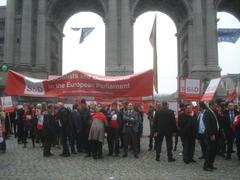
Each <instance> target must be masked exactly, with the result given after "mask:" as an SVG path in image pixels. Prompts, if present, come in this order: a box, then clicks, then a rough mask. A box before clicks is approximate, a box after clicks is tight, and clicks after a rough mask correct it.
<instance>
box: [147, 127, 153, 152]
mask: <svg viewBox="0 0 240 180" xmlns="http://www.w3.org/2000/svg"><path fill="white" fill-rule="evenodd" d="M153 138H154V129H153V127H150V135H149V145H148V147H149V149H152V148H153Z"/></svg>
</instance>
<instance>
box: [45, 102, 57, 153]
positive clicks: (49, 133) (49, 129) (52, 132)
mask: <svg viewBox="0 0 240 180" xmlns="http://www.w3.org/2000/svg"><path fill="white" fill-rule="evenodd" d="M56 131H57V124H56V121H55V118H54V116H53V105H52V104H49V105H48V106H47V112H46V114H44V121H43V136H44V146H43V156H44V157H49V156H52V155H53V154H52V153H51V145H52V144H53V143H54V142H55V138H56Z"/></svg>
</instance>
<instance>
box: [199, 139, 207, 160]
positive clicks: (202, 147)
mask: <svg viewBox="0 0 240 180" xmlns="http://www.w3.org/2000/svg"><path fill="white" fill-rule="evenodd" d="M198 141H199V144H200V147H201V151H202V156H203V157H205V156H206V149H207V147H206V142H205V137H204V134H198Z"/></svg>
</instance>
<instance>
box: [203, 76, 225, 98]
mask: <svg viewBox="0 0 240 180" xmlns="http://www.w3.org/2000/svg"><path fill="white" fill-rule="evenodd" d="M220 82H221V78H215V79H212V80H211V81H210V83H209V85H208V87H207V89H206V91H205V93H204V95H203V97H202V99H201V101H211V100H212V99H213V97H214V95H215V93H216V91H217V88H218V86H219V84H220Z"/></svg>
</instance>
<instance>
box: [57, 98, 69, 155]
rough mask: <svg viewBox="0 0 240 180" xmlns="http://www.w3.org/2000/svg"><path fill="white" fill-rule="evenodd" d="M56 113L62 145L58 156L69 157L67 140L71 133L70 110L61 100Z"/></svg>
mask: <svg viewBox="0 0 240 180" xmlns="http://www.w3.org/2000/svg"><path fill="white" fill-rule="evenodd" d="M58 115H59V119H60V122H61V138H62V146H63V152H62V154H60V156H63V157H69V156H70V152H69V148H68V142H69V141H70V138H71V134H72V124H71V121H70V118H69V117H70V116H69V115H70V112H69V110H68V109H67V108H66V107H64V104H63V103H61V102H60V103H59V110H58Z"/></svg>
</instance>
